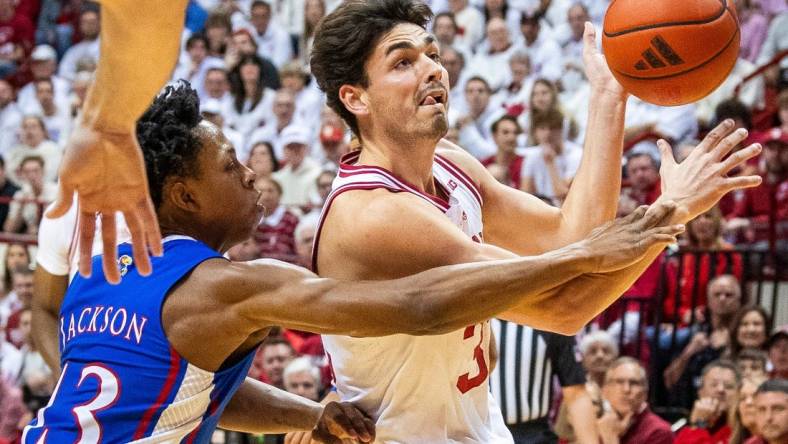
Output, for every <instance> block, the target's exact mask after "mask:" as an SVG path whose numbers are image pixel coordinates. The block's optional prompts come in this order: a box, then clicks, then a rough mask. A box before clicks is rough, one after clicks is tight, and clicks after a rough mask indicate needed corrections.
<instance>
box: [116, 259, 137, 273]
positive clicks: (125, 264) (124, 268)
mask: <svg viewBox="0 0 788 444" xmlns="http://www.w3.org/2000/svg"><path fill="white" fill-rule="evenodd" d="M133 262H134V261H133V260H132V259H131V256H129V255H128V254H124V255H123V256H121V257H120V258H118V265H120V275H121V276H125V275H126V273H128V271H129V266H130V265H131V264H132V263H133Z"/></svg>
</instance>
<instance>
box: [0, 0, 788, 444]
mask: <svg viewBox="0 0 788 444" xmlns="http://www.w3.org/2000/svg"><path fill="white" fill-rule="evenodd" d="M339 3H341V0H192V1H191V2H190V3H189V6H188V10H187V19H186V27H185V29H184V32H183V37H182V51H181V54H180V57H179V59H178V62H177V65H176V66H175V67H174V71H173V76H172V79H173V80H177V79H185V80H187V81H189V82H190V83H191V85H192V86H193V87H194V88H195V89H196V90H197V91H198V94H199V96H200V99H201V112H202V114H203V116H204V118H205V119H207V120H209V121H211V122H213V123H214V124H215V125H217V126H219V127H221V128H222V129H223V132H224V134H225V136H226V137H227V139H228V140H229V141H230V142H231V143H232V144H233V146H234V147H235V149H236V152H237V155H238V158H239V160H241V161H242V162H244V163H245V164H246V165H247V166H249V168H251V169H252V170H253V171H254V172H255V173H256V174H257V182H256V186H257V188H258V189H260V190H261V191H262V193H263V203H264V204H265V207H266V211H265V215H264V217H263V219H262V220H261V221H260V224H259V227H258V229H257V231H256V232H255V234H254V236H252V237H251V238H249V239H248V240H247V241H246V242H244V243H242V244H240V245H238V246H236V247H234V248H233V249H231V250H230V252H229V257H230V258H232V259H234V260H242V261H243V260H253V259H257V258H274V259H279V260H283V261H287V262H290V263H294V264H298V265H301V266H305V267H309V266H310V264H311V259H310V255H311V245H312V241H313V239H314V237H315V234H316V231H317V225H318V217H319V212H320V209H321V207H322V205H323V203H324V202H325V200H326V198H327V196H328V193H329V192H330V190H331V184H332V180H333V178H334V176H335V174H336V171H337V167H338V164H339V162H340V158H341V156H342V155H343V154H345V153H347V152H348V151H350V149H351V146H353V145H354V143H355V142H354V141H353V140H352V138H351V134H350V132H349V130H348V129H347V127H346V126H345V125H344V123H343V122H342V120H341V118H340V117H339V116H338V115H337V114H336V113H335V112H333V111H332V110H330V109H329V108H328V107H326V106H325V97H324V95H323V94H322V92H321V91H320V90H319V89H318V88H317V86H316V82H315V81H314V79H313V78H312V77H311V75H310V71H309V51H310V48H311V47H312V42H313V38H314V33H315V29H316V27H317V24H318V23H319V21H320V19H321V18H322V17H323V16H325V15H326V14H327V13H329V12H330V11H332V10H333V9H334V8H336V6H337V5H338V4H339ZM428 3H429V4H430V6H431V7H432V9H433V11H434V12H435V13H436V15H435V17H434V19H433V20H432V22H431V24H430V30H431V31H432V32H433V33H434V35H435V37H436V39H437V41H438V42H439V44H440V46H441V59H442V64H443V65H444V67H445V68H446V71H447V73H448V76H449V79H448V80H449V83H450V85H451V91H450V109H449V116H448V118H449V123H450V129H449V131H448V134H447V136H446V137H447V138H448V139H450V140H452V141H454V142H456V143H457V144H459V145H460V146H462V147H463V148H465V149H466V150H468V151H469V152H470V153H471V154H473V155H474V156H475V157H476V158H477V159H479V161H480V162H482V164H483V165H485V166H486V167H487V168H488V169H489V171H490V172H491V174H492V175H493V176H494V177H495V178H497V179H498V180H499V181H501V182H502V183H505V184H507V185H509V186H511V187H514V188H518V189H521V190H524V191H527V192H529V193H532V194H534V195H537V196H538V197H540V198H541V199H543V200H544V201H545V202H548V203H549V204H551V205H556V206H560V205H561V203H562V201H563V199H564V198H565V197H566V195H567V192H568V190H569V188H570V186H571V183H572V179H573V177H574V175H575V174H576V172H577V170H578V168H579V166H580V160H581V157H582V153H583V140H584V135H585V122H586V118H587V113H588V101H589V88H588V83H587V81H586V79H585V77H584V76H585V74H584V71H583V62H582V34H583V25H584V22H586V21H591V22H593V23H594V24H595V25H596V27H597V29H600V28H601V23H602V19H603V17H604V13H605V9H606V7H607V4H608V0H428ZM735 4H736V7H737V12H738V17H739V20H740V26H741V36H742V41H741V51H740V55H739V59H738V61H737V63H736V65H735V67H734V68H733V71H732V73H731V75H730V76H729V77H728V79H727V80H726V81H725V82H724V83H723V84H722V85H721V86H720V87H719V88H718V89H717V90H715V91H714V92H713V93H712V94H711V95H709V96H708V97H706V98H704V99H702V100H700V101H699V102H696V103H693V104H689V105H683V106H678V107H671V108H664V107H659V106H655V105H652V104H649V103H645V102H643V101H641V100H639V99H637V98H635V97H632V98H630V99H629V103H628V106H627V114H626V129H625V149H626V153H625V156H624V158H623V159H622V160H623V165H624V166H623V169H622V174H623V176H624V187H623V188H622V190H621V194H620V196H619V203H620V204H619V211H618V213H619V215H625V214H628V213H629V212H631V211H632V210H633V209H634V208H635V207H636V206H637V205H641V204H648V203H651V202H653V201H654V200H655V199H656V198H657V197H658V196H659V193H660V177H659V165H660V158H659V152H658V150H657V149H656V143H655V142H656V140H657V139H658V138H664V139H666V140H668V141H669V142H670V143H671V144H672V146H673V148H674V153H675V156H676V158H677V159H679V160H681V159H683V158H685V157H686V156H687V155H689V153H690V152H691V151H692V149H694V147H695V145H696V144H697V141H698V140H700V139H701V138H702V137H703V136H704V135H705V133H706V132H707V131H708V130H709V129H710V128H711V127H712V126H714V125H715V124H716V123H717V122H719V121H721V120H723V119H725V118H733V119H734V120H735V121H736V123H737V125H739V126H742V127H745V128H747V129H748V130H749V138H748V141H747V143H749V142H760V143H762V144H763V145H764V151H763V153H762V154H761V155H760V156H759V157H758V158H756V159H754V160H753V161H752V162H750V163H749V164H748V165H747V167H746V168H745V169H744V170H746V171H745V172H747V173H752V172H756V173H757V174H760V175H761V176H762V177H763V179H764V181H763V184H762V185H761V186H759V187H758V188H755V189H749V190H746V191H741V192H738V193H735V194H732V195H729V196H726V197H725V198H724V199H723V200H722V201H721V202H720V204H719V205H718V206H716V207H714V208H712V209H711V210H710V211H708V212H707V213H705V214H703V215H701V216H700V217H698V218H697V219H695V220H694V221H692V222H690V223H689V224H688V227H687V233H686V235H684V236H683V237H682V239H681V242H680V244H679V245H678V246H677V247H676V248H674V249H672V250H666V251H665V252H664V254H662V255H661V256H660V257H659V258H658V259H657V260H656V261H655V263H654V264H653V265H652V267H651V268H649V269H648V270H647V271H646V272H645V273H644V275H643V277H642V278H641V279H640V280H639V281H638V282H636V283H635V285H633V286H632V288H631V289H629V290H628V291H627V293H626V294H625V296H626V297H627V298H628V300H629V301H635V302H633V303H630V304H629V305H625V306H624V307H623V308H622V307H619V309H618V311H616V312H615V313H613V312H611V313H607V314H608V315H609V316H608V317H607V318H606V319H601V318H600V319H601V320H600V321H599V322H596V323H595V324H594V325H593V326H591V327H589V331H592V333H590V334H586V335H585V336H584V337H582V338H580V339H581V341H580V342H579V352H580V356H581V357H582V359H580V358H579V359H578V361H577V362H574V363H571V365H570V364H568V363H566V356H563V357H561V356H558V355H556V354H553V353H554V352H553V351H552V350H553V349H554V348H555V347H557V346H556V345H555V344H559V343H561V342H560V341H558V340H557V339H556V338H553V337H552V336H550V335H549V334H547V333H544V332H538V331H533V330H524V331H525V332H526V333H517V336H516V337H521V336H523V335H527V336H528V337H532V338H534V344H541V345H539V347H547V348H545V349H543V350H541V351H540V353H541V354H537V353H536V351H531V352H528V351H527V350H526V349H523V350H526V351H525V352H523V353H518V354H517V355H516V359H518V360H521V361H523V362H517V363H515V364H513V365H515V366H517V367H520V366H528V365H530V364H529V361H527V360H528V359H537V358H535V357H537V356H538V359H539V360H540V361H539V362H547V361H550V362H552V363H553V365H554V366H556V368H552V370H551V373H550V375H552V374H555V375H557V379H560V381H561V385H560V389H556V390H549V393H550V397H549V402H548V403H547V404H549V405H551V406H552V409H551V410H550V414H548V413H549V412H548V411H547V409H546V408H544V409H542V403H537V404H539V412H538V414H536V413H533V414H531V415H530V416H529V415H522V414H515V413H514V412H512V411H509V413H511V414H510V415H509V417H508V418H507V422H510V423H512V424H513V425H517V427H520V430H525V429H526V428H527V429H528V430H529V431H530V430H533V428H532V425H533V424H534V423H533V421H537V422H538V425H539V427H542V426H544V425H545V424H548V418H549V420H550V421H549V424H550V427H552V428H553V429H555V431H556V432H557V434H558V436H560V437H561V438H562V439H565V440H568V441H571V440H572V439H577V438H578V436H579V435H578V434H577V433H574V432H573V431H572V426H573V424H577V421H574V420H571V415H570V414H569V413H567V409H566V408H564V409H559V408H557V406H558V405H559V404H560V403H561V399H562V398H567V397H568V398H570V403H572V402H574V401H573V400H576V399H578V398H577V396H578V395H577V393H578V391H580V392H587V395H588V397H589V398H590V400H591V401H590V402H591V405H593V409H592V410H593V413H594V415H595V416H596V417H597V418H598V421H597V422H596V426H597V432H598V434H599V436H600V437H601V439H602V441H603V442H605V443H613V442H673V440H674V439H676V440H677V442H682V443H691V442H698V443H701V442H703V443H705V442H723V441H724V442H727V441H726V440H727V439H729V437H730V439H731V441H730V442H736V443H741V442H745V440H748V439H749V441H746V442H752V443H761V442H764V443H765V442H768V443H770V444H774V443H778V442H781V443H784V442H786V440H788V431H786V427H788V426H787V424H788V419H786V418H785V413H784V412H785V410H786V404H787V403H788V394H786V388H785V384H786V382H785V378H786V377H788V330H786V327H785V326H783V327H781V328H778V329H776V330H773V329H772V325H771V313H769V312H767V311H766V310H765V309H764V308H762V307H760V306H758V305H757V303H756V302H757V301H755V300H754V298H752V295H749V294H748V292H747V291H743V290H745V288H746V285H744V284H745V282H744V281H745V280H746V279H747V277H748V276H760V277H764V276H765V277H766V278H773V279H775V280H778V279H782V280H785V278H786V274H788V273H786V270H788V88H786V85H788V57H783V58H782V59H780V57H781V55H782V56H785V51H786V50H788V4H786V3H785V1H784V0H736V1H735ZM100 29H101V10H100V8H99V6H98V5H97V4H96V3H92V2H89V1H86V0H0V228H1V229H2V231H3V232H4V233H5V234H4V235H5V236H7V239H10V240H12V241H6V242H5V243H4V244H3V246H2V247H0V253H2V254H0V256H3V257H5V260H4V261H3V264H2V266H0V281H1V282H2V284H3V285H2V290H0V369H1V370H2V373H1V374H0V376H2V377H0V406H1V407H0V443H5V442H14V440H15V439H18V431H19V429H20V425H22V424H24V423H25V422H27V421H28V420H29V419H30V418H31V415H32V414H33V413H34V412H35V411H36V409H37V408H38V407H39V406H40V405H42V403H45V402H46V400H47V397H48V396H49V394H51V391H52V389H53V387H54V383H55V377H56V375H53V372H52V371H51V370H49V369H48V368H47V366H46V365H45V364H44V361H43V359H42V358H41V355H40V354H39V352H38V351H37V350H36V347H35V344H33V343H32V341H31V340H30V300H31V297H32V292H33V275H32V272H31V269H33V268H34V267H35V262H36V261H35V259H34V257H35V256H36V254H35V243H36V236H37V233H38V229H39V222H40V220H41V217H42V214H43V209H44V208H45V207H46V205H47V204H48V203H49V202H51V201H52V200H53V199H54V198H55V196H56V190H57V186H56V184H57V179H58V178H57V170H58V164H59V162H60V159H61V157H62V153H63V148H64V146H65V142H66V140H67V139H68V137H69V133H70V131H71V128H72V126H73V123H74V119H75V118H77V116H78V113H79V110H80V108H81V105H82V103H83V102H84V100H85V95H86V93H87V90H88V87H89V86H90V84H91V82H92V79H93V71H94V70H95V67H96V62H97V58H98V56H99V50H100V43H99V42H100ZM598 35H599V33H598ZM119 192H120V193H122V190H119ZM20 241H21V242H20ZM750 252H759V253H761V254H760V255H756V256H752V255H750ZM753 257H756V258H757V260H753V259H752V258H753ZM781 264H782V265H781ZM658 297H659V298H660V299H659V301H661V303H658V302H657V300H658ZM638 301H639V302H638ZM657 305H659V306H657ZM772 308H774V307H772ZM655 317H657V318H658V319H660V320H661V322H660V323H659V324H654V323H652V322H651V321H652V320H653V319H655ZM502 325H504V324H502ZM644 326H645V329H643V327H644ZM500 328H504V327H500ZM511 328H514V326H512V327H511ZM641 329H642V330H643V331H642V333H643V334H642V335H641V334H639V333H641V332H640V330H641ZM513 331H514V330H513ZM608 331H609V332H610V333H608ZM636 332H637V333H638V334H634V333H636ZM274 333H275V334H274V335H273V336H272V338H271V339H269V340H268V341H266V342H265V343H264V344H263V345H262V346H261V347H260V349H259V351H258V354H257V357H256V359H255V364H254V366H253V368H252V370H251V372H250V375H251V376H254V377H256V378H258V379H260V380H261V381H265V382H268V383H270V384H272V385H274V386H277V387H279V388H282V389H285V390H288V391H292V392H294V393H297V394H299V395H301V396H305V397H308V398H311V399H320V398H321V397H322V395H323V394H325V393H326V392H327V391H328V390H329V389H330V371H329V362H328V358H327V357H326V356H325V355H324V352H323V348H322V344H321V342H320V339H319V337H317V336H315V335H311V334H308V333H304V332H298V331H289V330H281V331H276V332H274ZM611 333H612V334H611ZM641 336H642V337H641ZM638 338H639V339H638ZM498 339H499V341H500V340H501V338H498ZM652 340H653V343H654V344H655V347H656V351H658V353H654V352H653V351H652V353H651V356H649V355H648V354H646V355H641V354H640V353H638V355H637V358H638V359H632V358H628V357H626V356H624V357H619V354H622V355H632V354H633V353H632V351H633V350H634V348H638V349H640V348H642V345H643V344H646V345H647V346H648V344H650V343H651V342H652ZM539 341H541V342H539ZM545 344H547V345H545ZM551 344H552V345H551ZM535 346H536V345H535ZM561 347H563V345H562V346H561ZM529 353H530V358H529ZM655 355H656V356H655ZM513 359H515V358H514V357H512V358H510V363H511V362H513ZM551 360H552V361H551ZM581 364H582V365H581ZM510 365H512V364H510ZM567 366H569V367H567ZM581 367H583V368H581ZM523 368H525V367H523ZM649 372H656V373H658V375H649ZM545 374H547V373H545ZM551 377H552V376H547V377H546V378H547V379H546V385H547V386H549V385H550V379H551ZM507 378H508V379H507V380H510V379H512V380H513V379H517V378H512V377H511V375H508V376H507ZM769 378H771V379H769ZM583 381H585V382H584V383H583ZM655 381H656V383H657V386H656V387H655V386H653V385H655ZM649 384H651V385H652V387H649ZM543 385H544V384H543ZM557 387H558V386H557ZM583 387H585V390H582V388H583ZM496 390H497V392H496V393H499V395H501V396H504V397H505V396H506V393H507V390H509V389H507V387H498V388H496ZM649 390H652V392H653V391H658V392H659V393H660V396H658V397H656V398H654V397H652V398H649V397H648V393H649ZM553 394H555V395H556V396H555V400H554V399H553ZM510 399H511V397H510ZM545 399H547V398H545ZM647 399H657V400H659V401H660V404H661V406H670V407H674V408H678V409H684V410H683V411H684V412H685V413H686V416H687V423H688V424H687V426H685V427H684V428H683V429H681V430H680V431H679V432H678V434H677V435H674V433H673V432H674V431H675V430H671V428H670V426H669V425H667V423H665V422H664V420H663V419H660V418H659V417H658V416H657V415H655V413H654V412H655V411H656V410H657V409H656V406H655V408H654V409H652V408H650V407H649V406H648V404H647ZM510 402H512V401H510ZM517 402H518V403H519V402H521V401H520V400H518V401H517ZM522 403H523V404H524V405H526V404H528V400H527V399H525V398H524V399H523V400H522ZM780 403H782V404H780ZM518 405H519V404H518ZM578 405H579V404H578ZM780 405H782V409H783V410H782V413H780V410H779V406H780ZM573 408H574V407H573ZM504 411H505V412H506V409H505V410H504ZM559 411H560V412H562V413H558V412H559ZM570 412H571V409H570ZM780 414H782V415H783V416H782V417H780V416H779V415H780ZM568 415H569V416H568ZM556 417H557V418H556ZM568 417H569V418H570V419H567V418H568ZM666 418H667V419H670V420H674V419H676V418H668V417H667V416H666ZM781 418H782V419H781ZM509 419H511V421H509ZM526 423H529V424H530V425H528V426H527V427H525V426H524V424H526ZM781 427H782V428H781ZM674 428H675V427H674ZM551 436H555V435H553V434H552V433H551ZM674 436H675V438H674ZM645 437H648V438H645ZM720 437H724V438H720ZM265 439H266V440H267V441H266V442H277V440H279V441H281V437H266V438H265ZM551 439H552V438H551ZM714 439H719V440H717V441H713V440H714ZM720 440H722V441H720ZM758 440H760V441H758ZM529 442H530V441H529Z"/></svg>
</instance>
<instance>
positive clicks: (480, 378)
mask: <svg viewBox="0 0 788 444" xmlns="http://www.w3.org/2000/svg"><path fill="white" fill-rule="evenodd" d="M479 327H482V325H481V324H480V325H479ZM475 333H476V325H469V326H468V327H466V328H465V334H463V339H464V340H466V341H467V340H469V339H473V337H474V336H475ZM479 333H480V334H481V337H480V338H479V343H478V344H476V347H475V348H474V349H473V359H475V360H476V365H478V366H479V373H478V374H476V375H475V376H471V374H470V373H465V374H463V375H460V377H459V378H458V379H457V389H458V390H459V391H460V393H462V394H465V393H467V392H468V391H469V390H471V389H472V388H474V387H478V386H480V385H482V383H483V382H484V381H485V380H486V379H487V375H488V374H489V371H488V370H487V362H486V361H485V360H484V349H483V348H482V344H483V343H484V328H483V327H482V328H479Z"/></svg>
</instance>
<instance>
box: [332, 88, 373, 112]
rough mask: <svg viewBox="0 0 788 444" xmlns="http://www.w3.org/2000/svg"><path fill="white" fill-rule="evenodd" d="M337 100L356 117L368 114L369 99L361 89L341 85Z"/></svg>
mask: <svg viewBox="0 0 788 444" xmlns="http://www.w3.org/2000/svg"><path fill="white" fill-rule="evenodd" d="M339 100H341V101H342V103H343V104H344V105H345V108H346V109H347V110H348V111H350V112H351V113H353V115H354V116H356V117H359V116H362V115H366V114H369V106H368V101H369V97H368V96H367V94H366V91H364V89H363V88H359V87H357V86H353V85H342V86H340V87H339Z"/></svg>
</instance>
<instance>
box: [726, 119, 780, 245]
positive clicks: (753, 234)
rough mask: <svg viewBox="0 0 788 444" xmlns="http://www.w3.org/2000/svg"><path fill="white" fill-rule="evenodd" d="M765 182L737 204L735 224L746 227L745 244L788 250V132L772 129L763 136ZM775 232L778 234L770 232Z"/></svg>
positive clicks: (733, 221)
mask: <svg viewBox="0 0 788 444" xmlns="http://www.w3.org/2000/svg"><path fill="white" fill-rule="evenodd" d="M760 142H761V143H762V144H763V153H762V154H761V156H762V159H763V166H762V169H761V177H762V178H763V182H761V184H760V185H759V186H758V187H755V188H747V189H745V190H744V193H743V195H742V197H741V199H739V200H737V202H736V206H735V209H734V211H733V214H732V216H733V217H734V219H733V220H732V221H731V222H732V223H734V224H735V225H737V226H743V227H745V228H744V232H745V236H744V238H745V241H746V242H748V243H752V244H753V247H754V248H756V249H759V250H767V249H768V248H770V242H771V241H770V239H771V235H772V233H773V234H774V236H775V237H774V242H775V246H776V248H777V249H782V250H785V249H788V132H784V131H782V130H780V129H779V128H772V129H771V130H769V131H768V132H766V134H764V135H763V136H762V138H761V139H760ZM770 230H774V231H770Z"/></svg>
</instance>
